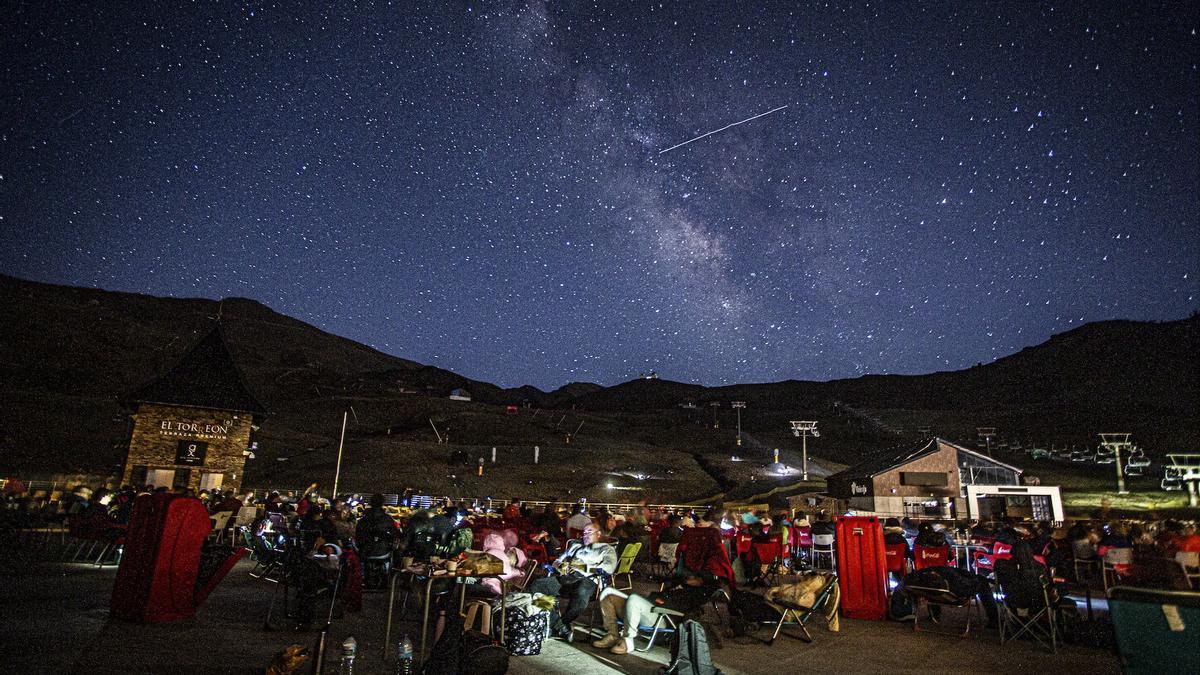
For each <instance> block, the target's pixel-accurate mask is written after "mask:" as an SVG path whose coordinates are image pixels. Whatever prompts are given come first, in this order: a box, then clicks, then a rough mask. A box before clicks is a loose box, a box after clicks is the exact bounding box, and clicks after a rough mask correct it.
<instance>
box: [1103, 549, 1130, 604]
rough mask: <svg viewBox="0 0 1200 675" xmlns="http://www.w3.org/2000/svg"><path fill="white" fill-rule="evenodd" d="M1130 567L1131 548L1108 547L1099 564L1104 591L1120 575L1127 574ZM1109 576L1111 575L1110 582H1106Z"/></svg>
mask: <svg viewBox="0 0 1200 675" xmlns="http://www.w3.org/2000/svg"><path fill="white" fill-rule="evenodd" d="M1131 567H1133V549H1132V548H1110V549H1108V550H1107V551H1105V552H1104V558H1103V559H1102V560H1101V566H1100V577H1101V579H1102V580H1103V581H1104V592H1105V593H1107V592H1108V589H1109V587H1110V586H1115V585H1116V584H1117V581H1119V580H1120V579H1121V577H1122V576H1124V575H1126V574H1128V573H1129V569H1130V568H1131ZM1110 576H1111V577H1112V583H1111V584H1110V583H1109V582H1108V579H1109V577H1110Z"/></svg>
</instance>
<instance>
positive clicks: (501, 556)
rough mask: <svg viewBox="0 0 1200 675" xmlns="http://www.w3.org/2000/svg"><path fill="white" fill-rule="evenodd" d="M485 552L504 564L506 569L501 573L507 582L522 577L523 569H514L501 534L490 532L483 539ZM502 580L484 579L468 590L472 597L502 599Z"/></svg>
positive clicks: (501, 576)
mask: <svg viewBox="0 0 1200 675" xmlns="http://www.w3.org/2000/svg"><path fill="white" fill-rule="evenodd" d="M483 552H484V553H486V554H488V555H490V556H492V557H493V558H496V559H497V560H500V561H501V562H502V563H503V564H504V569H503V571H502V572H501V573H500V578H501V579H504V580H505V581H512V580H513V579H515V578H517V577H519V576H520V575H521V569H520V568H519V567H518V568H514V567H513V565H512V559H511V558H510V557H509V551H508V549H507V547H506V546H505V542H504V535H503V534H500V533H499V532H489V533H488V535H487V536H485V537H484V538H483ZM500 589H501V584H500V579H482V580H480V582H479V583H478V584H471V586H470V587H469V588H468V590H470V591H471V593H470V595H471V596H472V597H485V598H498V597H500Z"/></svg>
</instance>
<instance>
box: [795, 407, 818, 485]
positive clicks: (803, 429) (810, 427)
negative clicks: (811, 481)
mask: <svg viewBox="0 0 1200 675" xmlns="http://www.w3.org/2000/svg"><path fill="white" fill-rule="evenodd" d="M792 435H793V436H799V437H800V438H801V439H802V441H801V443H802V444H803V445H802V448H803V449H802V450H801V453H802V454H801V456H800V467H801V468H800V472H801V474H802V475H803V478H804V480H808V437H809V436H812V437H813V438H820V436H821V432H819V431H817V423H816V422H815V421H812V420H809V421H796V420H792Z"/></svg>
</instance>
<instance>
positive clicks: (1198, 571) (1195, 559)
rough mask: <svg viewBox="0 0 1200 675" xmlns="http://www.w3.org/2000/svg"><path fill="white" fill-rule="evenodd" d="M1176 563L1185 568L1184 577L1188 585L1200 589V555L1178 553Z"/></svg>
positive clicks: (1189, 552)
mask: <svg viewBox="0 0 1200 675" xmlns="http://www.w3.org/2000/svg"><path fill="white" fill-rule="evenodd" d="M1175 562H1177V563H1179V565H1180V566H1181V567H1183V576H1184V577H1186V578H1187V581H1188V585H1190V586H1196V587H1197V588H1200V553H1197V552H1196V551H1177V552H1176V553H1175Z"/></svg>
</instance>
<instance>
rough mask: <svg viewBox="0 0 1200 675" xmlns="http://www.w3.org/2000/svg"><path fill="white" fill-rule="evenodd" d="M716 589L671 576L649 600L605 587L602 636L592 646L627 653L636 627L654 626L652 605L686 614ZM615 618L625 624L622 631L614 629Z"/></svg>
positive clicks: (697, 577)
mask: <svg viewBox="0 0 1200 675" xmlns="http://www.w3.org/2000/svg"><path fill="white" fill-rule="evenodd" d="M716 588H717V586H716V585H715V583H714V584H710V583H708V582H706V580H705V579H704V578H703V577H702V576H700V575H692V576H686V577H682V578H680V577H675V578H674V579H673V581H672V583H671V585H670V586H669V587H668V588H667V589H665V590H663V591H658V592H655V593H651V594H650V596H649V597H643V596H641V595H638V594H636V593H625V592H622V591H618V590H616V589H615V588H612V587H609V588H606V589H604V591H603V592H602V593H601V594H600V613H601V615H603V617H604V632H605V634H604V637H602V638H600V639H599V640H596V641H594V642H592V646H593V647H595V648H597V649H607V650H609V651H610V652H612V653H613V654H628V653H629V652H631V651H633V640H634V638H636V637H637V632H638V627H639V626H643V625H646V626H648V625H651V624H653V623H654V619H653V618H651V614H652V610H653V609H654V607H655V606H656V605H657V606H666V607H669V608H671V609H674V610H677V611H680V612H683V613H685V614H686V613H689V612H691V611H694V610H695V609H698V608H699V607H701V606H703V604H704V603H706V602H708V600H709V599H710V598H712V595H713V593H714V592H715V591H716ZM618 616H620V617H621V620H622V621H623V622H624V624H625V625H624V627H623V628H622V629H618V628H617V617H618Z"/></svg>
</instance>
